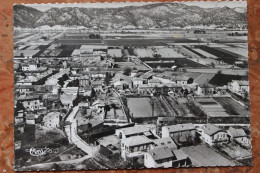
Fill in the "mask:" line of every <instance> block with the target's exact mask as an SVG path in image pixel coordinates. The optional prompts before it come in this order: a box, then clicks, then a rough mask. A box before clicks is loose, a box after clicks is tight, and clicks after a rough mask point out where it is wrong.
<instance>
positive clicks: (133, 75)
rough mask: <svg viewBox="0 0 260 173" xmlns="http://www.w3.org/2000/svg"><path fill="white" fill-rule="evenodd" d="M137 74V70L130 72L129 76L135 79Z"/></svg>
mask: <svg viewBox="0 0 260 173" xmlns="http://www.w3.org/2000/svg"><path fill="white" fill-rule="evenodd" d="M137 73H138V70H132V71H131V74H130V76H131V77H135V75H136V74H137Z"/></svg>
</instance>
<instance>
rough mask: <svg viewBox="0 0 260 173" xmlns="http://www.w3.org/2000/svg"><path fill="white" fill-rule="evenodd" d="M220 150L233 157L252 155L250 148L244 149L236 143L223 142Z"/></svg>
mask: <svg viewBox="0 0 260 173" xmlns="http://www.w3.org/2000/svg"><path fill="white" fill-rule="evenodd" d="M221 150H223V151H225V153H227V154H228V155H229V156H230V157H232V158H233V159H243V158H248V157H251V156H252V153H251V152H250V150H247V149H244V148H242V147H240V146H238V145H236V144H233V143H231V144H225V145H223V146H222V147H221Z"/></svg>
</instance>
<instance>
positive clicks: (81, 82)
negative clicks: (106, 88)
mask: <svg viewBox="0 0 260 173" xmlns="http://www.w3.org/2000/svg"><path fill="white" fill-rule="evenodd" d="M89 85H90V82H89V77H88V75H83V76H80V77H79V86H80V87H83V88H85V87H87V86H89Z"/></svg>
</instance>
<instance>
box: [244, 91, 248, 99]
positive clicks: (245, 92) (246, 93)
mask: <svg viewBox="0 0 260 173" xmlns="http://www.w3.org/2000/svg"><path fill="white" fill-rule="evenodd" d="M248 96H249V93H248V92H247V91H246V90H245V91H244V99H247V98H248Z"/></svg>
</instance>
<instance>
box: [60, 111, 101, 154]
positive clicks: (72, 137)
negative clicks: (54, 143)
mask: <svg viewBox="0 0 260 173" xmlns="http://www.w3.org/2000/svg"><path fill="white" fill-rule="evenodd" d="M78 110H79V107H78V106H75V107H74V108H73V110H72V112H71V113H70V114H69V115H68V117H67V119H66V121H69V122H70V123H71V124H70V125H66V126H65V133H66V134H67V136H68V138H69V141H70V143H73V144H75V145H76V146H77V147H78V148H80V149H81V150H82V151H84V152H85V153H87V154H88V156H89V157H90V158H91V157H93V156H94V153H95V152H97V151H98V148H99V147H98V146H92V145H89V144H88V143H86V142H85V141H84V140H82V139H81V138H80V137H79V136H78V134H77V122H76V120H75V116H76V114H77V112H78Z"/></svg>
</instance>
